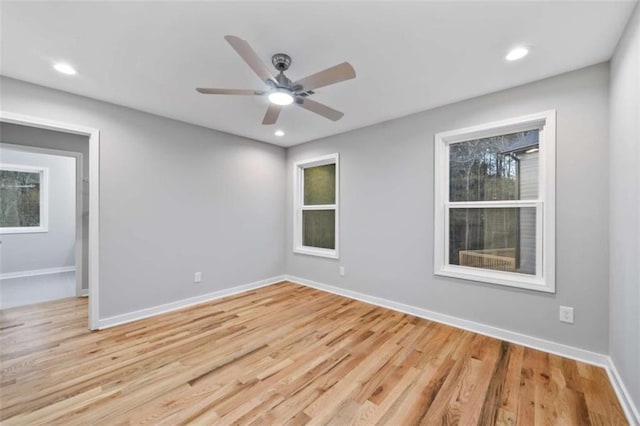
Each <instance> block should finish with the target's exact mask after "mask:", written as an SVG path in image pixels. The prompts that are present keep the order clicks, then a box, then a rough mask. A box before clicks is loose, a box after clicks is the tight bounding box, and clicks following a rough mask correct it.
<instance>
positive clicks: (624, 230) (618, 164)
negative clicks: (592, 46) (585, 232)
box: [609, 6, 640, 410]
mask: <svg viewBox="0 0 640 426" xmlns="http://www.w3.org/2000/svg"><path fill="white" fill-rule="evenodd" d="M610 107H611V128H610V141H611V142H610V151H611V152H610V169H611V181H610V203H611V205H610V215H611V217H610V222H609V227H610V232H611V234H610V238H611V239H610V245H611V256H610V275H609V279H610V286H611V300H610V302H611V320H610V321H611V324H610V326H611V327H610V354H611V358H612V359H613V362H614V364H615V365H616V369H617V370H618V372H619V373H620V375H621V376H622V378H623V380H624V383H625V386H626V388H627V390H628V391H629V393H630V394H631V397H632V398H633V400H634V402H635V405H636V407H637V408H638V409H639V410H640V172H639V170H640V6H636V9H635V12H634V14H633V16H632V18H631V20H630V21H629V24H628V25H627V29H626V30H625V33H624V35H623V37H622V39H621V41H620V43H619V44H618V47H617V49H616V53H615V54H614V56H613V59H612V60H611V104H610Z"/></svg>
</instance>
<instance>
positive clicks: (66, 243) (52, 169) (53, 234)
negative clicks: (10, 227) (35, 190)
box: [0, 148, 76, 274]
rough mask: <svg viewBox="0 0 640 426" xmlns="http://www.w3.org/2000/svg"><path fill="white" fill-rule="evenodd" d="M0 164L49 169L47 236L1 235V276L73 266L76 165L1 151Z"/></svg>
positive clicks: (65, 159)
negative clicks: (10, 273)
mask: <svg viewBox="0 0 640 426" xmlns="http://www.w3.org/2000/svg"><path fill="white" fill-rule="evenodd" d="M0 162H1V163H8V164H16V165H22V166H38V167H47V168H48V176H49V179H48V181H49V182H48V193H49V197H48V199H49V202H48V216H49V218H48V223H49V227H48V232H35V233H18V234H2V235H0V240H2V244H0V271H1V273H3V274H5V273H9V272H22V271H33V270H37V269H47V268H59V267H68V266H75V263H76V259H75V245H76V161H75V159H74V158H71V157H60V156H56V155H47V154H39V153H33V152H21V151H16V150H13V149H9V148H0Z"/></svg>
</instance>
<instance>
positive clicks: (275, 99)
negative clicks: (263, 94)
mask: <svg viewBox="0 0 640 426" xmlns="http://www.w3.org/2000/svg"><path fill="white" fill-rule="evenodd" d="M269 101H270V102H271V103H274V104H276V105H290V104H291V103H293V96H291V93H289V92H288V91H287V90H276V91H275V92H271V93H270V94H269Z"/></svg>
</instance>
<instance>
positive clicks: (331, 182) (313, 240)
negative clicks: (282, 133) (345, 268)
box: [293, 154, 339, 259]
mask: <svg viewBox="0 0 640 426" xmlns="http://www.w3.org/2000/svg"><path fill="white" fill-rule="evenodd" d="M338 176H339V173H338V154H331V155H327V156H324V157H319V158H314V159H312V160H307V161H302V162H299V163H296V164H295V165H294V200H293V201H294V225H293V226H294V228H293V239H294V241H293V251H294V252H295V253H303V254H310V255H315V256H323V257H331V258H335V259H337V258H338V199H339V195H338V186H339V185H338V182H339V178H338Z"/></svg>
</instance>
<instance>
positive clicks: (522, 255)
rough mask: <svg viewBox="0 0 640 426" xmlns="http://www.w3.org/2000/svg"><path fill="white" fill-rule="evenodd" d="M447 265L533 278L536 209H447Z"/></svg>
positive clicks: (534, 271)
mask: <svg viewBox="0 0 640 426" xmlns="http://www.w3.org/2000/svg"><path fill="white" fill-rule="evenodd" d="M449 264H451V265H460V266H471V267H475V268H483V269H493V270H498V271H508V272H519V273H523V274H531V275H535V273H536V209H535V208H534V207H518V208H491V209H450V210H449Z"/></svg>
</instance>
